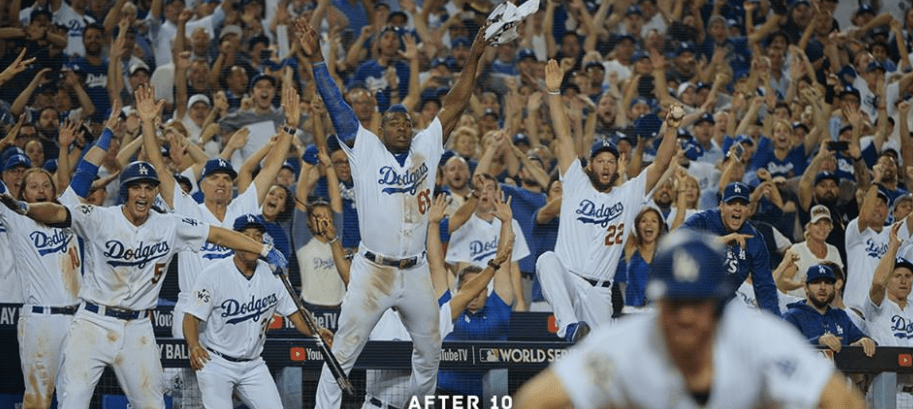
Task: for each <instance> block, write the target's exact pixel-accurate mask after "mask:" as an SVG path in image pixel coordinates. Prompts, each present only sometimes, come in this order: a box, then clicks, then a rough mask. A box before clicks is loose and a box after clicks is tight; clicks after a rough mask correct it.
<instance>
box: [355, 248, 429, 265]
mask: <svg viewBox="0 0 913 409" xmlns="http://www.w3.org/2000/svg"><path fill="white" fill-rule="evenodd" d="M365 258H366V259H368V260H370V261H371V262H372V263H377V264H381V265H385V266H390V267H399V268H400V269H406V268H412V267H415V265H416V264H418V262H419V260H420V256H413V257H409V258H403V259H395V258H387V257H384V256H382V255H380V254H374V253H372V252H370V251H366V252H365Z"/></svg>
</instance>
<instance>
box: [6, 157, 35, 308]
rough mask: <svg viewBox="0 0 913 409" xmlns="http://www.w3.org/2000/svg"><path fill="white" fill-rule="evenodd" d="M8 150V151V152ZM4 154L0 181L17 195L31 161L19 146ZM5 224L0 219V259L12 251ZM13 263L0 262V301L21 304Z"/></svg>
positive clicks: (19, 289)
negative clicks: (23, 175)
mask: <svg viewBox="0 0 913 409" xmlns="http://www.w3.org/2000/svg"><path fill="white" fill-rule="evenodd" d="M8 152H9V153H8ZM3 153H4V156H2V157H0V158H2V159H0V160H3V162H0V166H3V168H2V169H0V181H2V182H3V183H4V184H6V187H7V189H8V190H9V192H10V194H11V195H12V196H13V197H19V190H20V188H21V186H22V174H23V172H25V170H26V169H28V168H31V167H32V162H31V161H30V160H29V158H28V157H27V156H25V151H23V150H22V149H19V148H8V149H7V150H4V152H3ZM7 230H8V228H7V226H6V224H4V223H3V221H2V220H0V260H12V259H13V251H12V245H10V237H9V234H8V233H7ZM15 267H16V266H15V264H14V263H0V303H10V304H21V303H22V302H23V299H22V284H21V283H20V281H19V274H16V268H15Z"/></svg>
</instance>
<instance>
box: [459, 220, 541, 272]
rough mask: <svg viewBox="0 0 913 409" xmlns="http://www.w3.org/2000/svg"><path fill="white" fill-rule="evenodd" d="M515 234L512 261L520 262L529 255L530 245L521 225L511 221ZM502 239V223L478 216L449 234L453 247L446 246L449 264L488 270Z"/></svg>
mask: <svg viewBox="0 0 913 409" xmlns="http://www.w3.org/2000/svg"><path fill="white" fill-rule="evenodd" d="M511 225H512V226H513V230H514V235H515V236H516V238H515V240H514V250H513V253H512V254H511V257H510V259H511V260H512V261H518V260H520V259H522V258H524V257H526V256H528V255H529V246H527V245H526V239H525V238H524V237H523V231H522V230H520V223H517V221H516V220H514V219H511ZM500 237H501V220H500V219H498V218H497V217H495V218H494V219H492V221H491V222H487V221H485V220H483V219H481V218H479V217H478V216H476V215H475V213H473V214H472V217H470V218H469V220H467V221H466V224H464V225H462V226H460V228H459V229H457V230H456V231H455V232H453V234H452V235H450V244H449V245H448V246H447V257H446V260H447V262H448V263H451V264H454V263H457V262H464V263H470V264H473V265H475V266H478V267H481V268H485V267H486V266H487V265H488V262H489V261H490V260H494V258H495V254H496V253H497V252H498V239H499V238H500Z"/></svg>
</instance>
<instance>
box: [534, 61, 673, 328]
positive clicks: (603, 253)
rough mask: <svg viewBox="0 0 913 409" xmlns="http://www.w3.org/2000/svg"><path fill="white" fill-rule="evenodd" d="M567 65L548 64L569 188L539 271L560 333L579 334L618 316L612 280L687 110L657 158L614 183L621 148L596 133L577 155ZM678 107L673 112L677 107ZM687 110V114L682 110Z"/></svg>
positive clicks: (562, 173)
mask: <svg viewBox="0 0 913 409" xmlns="http://www.w3.org/2000/svg"><path fill="white" fill-rule="evenodd" d="M562 75H563V73H562V72H561V68H560V67H559V66H558V62H557V61H555V60H550V61H549V62H548V65H547V66H546V69H545V83H546V87H547V89H548V94H549V95H548V104H549V112H550V113H551V117H552V127H553V128H554V130H555V137H556V139H557V142H558V144H559V149H558V166H559V171H560V178H561V183H562V185H563V189H564V193H563V195H564V196H563V199H562V202H561V213H560V223H559V225H558V240H557V241H556V242H555V251H553V252H552V251H549V252H545V253H543V254H542V255H541V256H539V259H538V260H537V261H536V274H537V275H538V276H539V282H540V283H541V284H542V292H543V295H545V299H546V300H548V302H549V304H551V306H552V309H553V310H554V313H555V323H556V324H557V325H558V336H561V337H565V338H566V339H567V340H569V341H577V340H579V339H580V338H581V337H582V336H584V335H586V333H587V332H588V331H589V328H590V327H589V326H590V324H591V323H592V324H593V325H594V326H597V327H598V326H600V325H602V324H605V323H607V322H608V321H609V319H610V318H611V317H612V297H611V295H612V282H613V281H614V279H615V269H616V268H617V266H618V261H619V260H620V259H621V256H622V255H623V253H624V247H625V242H626V241H627V239H628V236H630V235H631V232H632V231H634V227H635V226H634V218H635V217H636V216H637V213H638V212H639V211H640V209H641V208H642V207H643V206H644V204H645V202H646V198H645V197H646V195H647V192H649V191H651V190H653V187H654V186H655V185H656V182H657V181H658V180H659V178H660V176H662V174H663V172H664V171H665V170H666V168H668V167H669V163H670V162H671V161H672V156H673V153H674V150H675V134H676V131H677V129H678V126H679V125H680V124H681V119H682V118H681V117H682V116H683V115H684V111H683V110H681V107H679V106H675V107H673V108H672V109H670V112H669V115H668V116H666V124H665V125H666V132H665V134H664V135H663V139H662V142H661V143H660V145H659V148H658V149H657V151H656V159H655V160H654V162H653V163H652V164H651V165H650V166H647V168H646V169H645V170H644V171H643V172H641V173H640V174H639V175H637V176H636V177H634V178H633V179H631V180H629V181H627V182H625V183H624V184H622V185H620V186H616V181H617V179H618V159H619V157H618V149H617V148H616V147H615V145H614V144H612V143H611V142H607V141H605V142H604V141H597V142H596V143H595V144H593V147H592V149H591V150H590V156H589V160H588V161H587V165H586V167H583V165H582V164H581V162H580V160H579V159H578V158H576V157H575V153H574V152H576V150H575V148H574V141H573V140H572V139H571V133H570V125H569V123H568V118H567V113H566V112H565V107H564V103H563V100H562V98H561V95H560V92H559V87H560V85H561V79H562ZM673 114H674V115H673ZM679 114H681V115H679Z"/></svg>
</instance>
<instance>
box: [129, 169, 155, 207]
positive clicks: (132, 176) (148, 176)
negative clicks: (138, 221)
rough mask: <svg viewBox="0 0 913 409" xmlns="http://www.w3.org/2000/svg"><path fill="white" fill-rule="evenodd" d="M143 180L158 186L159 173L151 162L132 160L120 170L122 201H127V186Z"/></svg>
mask: <svg viewBox="0 0 913 409" xmlns="http://www.w3.org/2000/svg"><path fill="white" fill-rule="evenodd" d="M141 182H146V183H149V184H152V185H153V186H158V185H159V175H158V173H156V172H155V167H154V166H152V164H150V163H149V162H144V161H136V162H131V163H130V164H129V165H127V167H125V168H124V170H122V171H121V172H120V200H121V202H122V203H123V202H126V201H127V188H129V187H130V186H131V185H135V184H137V183H141Z"/></svg>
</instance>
